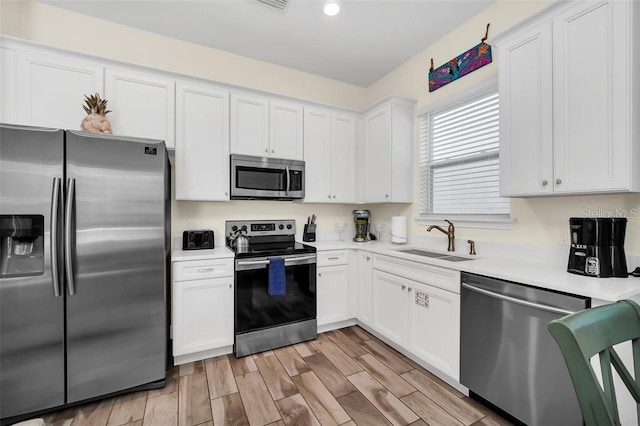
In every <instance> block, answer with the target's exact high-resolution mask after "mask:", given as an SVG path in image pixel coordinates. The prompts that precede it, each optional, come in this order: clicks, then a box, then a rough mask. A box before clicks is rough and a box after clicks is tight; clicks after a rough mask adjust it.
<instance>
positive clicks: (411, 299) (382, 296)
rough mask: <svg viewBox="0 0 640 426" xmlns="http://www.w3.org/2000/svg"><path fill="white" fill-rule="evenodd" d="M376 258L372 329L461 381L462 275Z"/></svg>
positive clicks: (386, 258) (423, 265)
mask: <svg viewBox="0 0 640 426" xmlns="http://www.w3.org/2000/svg"><path fill="white" fill-rule="evenodd" d="M373 256H374V263H373V268H374V269H373V274H372V277H373V278H372V290H373V303H372V327H373V329H374V330H375V331H377V332H378V333H380V334H381V335H382V336H384V337H385V338H386V339H388V340H390V341H391V342H393V343H396V344H397V345H399V346H401V347H403V348H405V349H406V350H407V351H408V352H410V353H411V354H413V355H415V356H416V357H418V358H420V359H421V360H423V361H425V362H426V363H428V364H429V365H431V366H433V367H435V368H437V369H438V370H439V371H441V372H442V373H444V374H446V375H448V376H449V377H451V378H452V379H454V380H456V381H457V380H459V376H460V289H459V287H460V273H459V272H458V271H453V270H450V269H446V268H440V267H436V266H432V265H426V264H422V263H419V262H412V261H407V260H404V259H398V258H394V257H390V256H383V255H377V254H376V255H373ZM401 275H402V276H401ZM418 280H419V281H418Z"/></svg>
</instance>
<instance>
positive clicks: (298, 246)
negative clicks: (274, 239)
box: [229, 241, 316, 258]
mask: <svg viewBox="0 0 640 426" xmlns="http://www.w3.org/2000/svg"><path fill="white" fill-rule="evenodd" d="M229 248H230V249H231V250H232V251H233V252H234V253H235V254H236V258H247V257H262V256H287V255H292V254H302V253H315V252H316V248H315V247H312V246H308V245H306V244H302V243H298V242H295V241H293V242H292V243H263V244H260V243H258V244H255V243H252V242H250V243H249V248H248V249H247V250H246V251H241V252H239V251H237V250H236V249H234V248H233V247H229Z"/></svg>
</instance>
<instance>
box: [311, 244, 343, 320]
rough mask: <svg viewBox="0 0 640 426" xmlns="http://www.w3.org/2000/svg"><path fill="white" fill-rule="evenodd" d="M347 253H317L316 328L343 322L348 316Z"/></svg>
mask: <svg viewBox="0 0 640 426" xmlns="http://www.w3.org/2000/svg"><path fill="white" fill-rule="evenodd" d="M348 255H349V253H348V252H347V251H346V250H335V251H325V252H319V253H318V276H317V282H316V292H317V293H316V294H317V316H316V317H317V322H318V326H324V325H327V324H331V323H336V322H340V321H345V320H347V319H349V318H350V315H349V256H348Z"/></svg>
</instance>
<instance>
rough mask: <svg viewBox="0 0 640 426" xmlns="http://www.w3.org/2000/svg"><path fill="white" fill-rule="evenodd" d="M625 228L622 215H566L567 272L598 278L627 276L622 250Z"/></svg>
mask: <svg viewBox="0 0 640 426" xmlns="http://www.w3.org/2000/svg"><path fill="white" fill-rule="evenodd" d="M626 228H627V219H626V218H624V217H597V218H594V217H589V218H582V217H581V218H578V217H572V218H570V219H569V231H570V238H571V248H570V249H569V263H568V266H567V272H570V273H572V274H579V275H586V276H590V277H598V278H609V277H618V278H626V277H628V273H627V259H626V256H625V253H624V235H625V231H626Z"/></svg>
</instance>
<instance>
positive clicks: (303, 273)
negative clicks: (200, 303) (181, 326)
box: [225, 220, 317, 357]
mask: <svg viewBox="0 0 640 426" xmlns="http://www.w3.org/2000/svg"><path fill="white" fill-rule="evenodd" d="M225 231H226V235H227V246H228V247H229V248H230V249H231V250H233V251H234V252H235V309H234V310H235V314H234V315H235V317H234V329H235V341H234V353H235V355H236V357H241V356H245V355H249V354H253V353H257V352H262V351H266V350H269V349H274V348H278V347H281V346H287V345H291V344H294V343H299V342H303V341H306V340H311V339H315V338H316V335H317V325H316V249H315V247H311V246H308V245H306V244H301V243H298V242H296V241H295V234H296V223H295V220H232V221H227V222H226V226H225ZM241 235H242V236H244V237H246V239H245V238H243V237H241ZM247 240H248V241H247Z"/></svg>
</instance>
